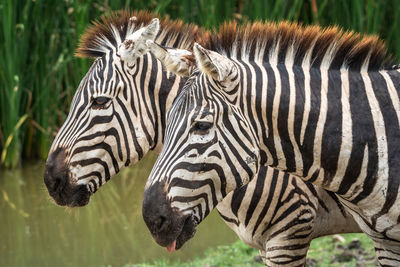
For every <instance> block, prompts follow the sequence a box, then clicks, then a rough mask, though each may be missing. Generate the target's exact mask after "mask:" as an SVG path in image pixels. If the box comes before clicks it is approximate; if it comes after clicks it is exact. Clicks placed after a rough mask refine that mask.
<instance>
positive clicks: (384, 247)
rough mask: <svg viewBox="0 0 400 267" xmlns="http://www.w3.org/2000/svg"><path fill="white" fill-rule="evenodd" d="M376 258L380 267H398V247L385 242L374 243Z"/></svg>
mask: <svg viewBox="0 0 400 267" xmlns="http://www.w3.org/2000/svg"><path fill="white" fill-rule="evenodd" d="M374 247H375V252H376V257H377V259H378V262H379V264H380V265H381V266H400V245H399V243H394V242H393V243H389V242H388V241H387V240H379V241H374Z"/></svg>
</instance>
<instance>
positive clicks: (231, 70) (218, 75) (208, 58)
mask: <svg viewBox="0 0 400 267" xmlns="http://www.w3.org/2000/svg"><path fill="white" fill-rule="evenodd" d="M193 53H194V56H195V58H196V64H197V66H198V68H199V69H200V70H201V71H202V72H204V73H206V74H207V75H210V76H211V77H213V78H214V79H215V80H217V81H219V82H224V81H227V80H228V78H229V77H235V76H236V74H237V67H236V66H235V64H234V63H233V62H232V60H230V59H229V58H227V57H225V56H223V55H221V54H218V53H217V52H214V51H211V50H207V49H205V48H203V47H202V46H201V45H199V44H198V43H195V44H194V48H193Z"/></svg>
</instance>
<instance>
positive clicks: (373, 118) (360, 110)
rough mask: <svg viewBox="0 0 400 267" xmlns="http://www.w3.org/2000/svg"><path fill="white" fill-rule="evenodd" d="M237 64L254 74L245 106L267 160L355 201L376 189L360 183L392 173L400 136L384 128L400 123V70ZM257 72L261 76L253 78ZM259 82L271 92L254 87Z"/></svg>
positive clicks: (247, 74)
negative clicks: (390, 164)
mask: <svg viewBox="0 0 400 267" xmlns="http://www.w3.org/2000/svg"><path fill="white" fill-rule="evenodd" d="M238 64H239V65H246V68H241V69H242V70H244V69H245V70H247V71H248V73H242V75H245V76H247V77H248V78H247V79H242V80H243V81H242V84H241V86H240V87H241V88H242V89H243V88H246V89H244V90H243V92H242V96H243V97H242V98H241V101H242V103H241V104H240V105H241V106H243V107H245V108H246V107H247V108H246V112H247V116H248V118H251V119H250V123H251V124H252V125H253V127H254V129H255V132H256V133H257V134H258V136H259V140H261V147H262V149H261V150H262V155H261V158H262V163H264V164H267V165H271V166H273V167H275V168H277V169H280V170H284V171H288V172H290V173H292V174H295V175H297V176H300V177H304V179H305V180H308V181H310V182H313V183H314V184H316V185H321V186H322V187H324V188H325V189H327V190H329V191H333V192H337V193H339V194H342V195H344V196H352V198H351V199H352V200H355V201H359V200H360V199H361V198H362V196H363V194H366V193H367V192H366V191H368V190H372V188H370V187H364V188H361V187H360V186H357V184H359V183H360V182H361V181H364V180H369V181H375V179H376V176H377V175H381V174H383V175H384V176H386V177H388V173H387V172H388V170H387V169H385V166H387V164H388V153H389V155H390V145H391V144H390V142H393V143H392V147H396V145H395V143H394V140H395V134H393V136H392V138H390V139H391V140H385V136H386V135H387V132H386V131H385V127H387V126H388V125H389V124H392V125H395V127H398V125H399V109H398V107H399V97H398V92H399V90H400V89H399V84H400V83H399V79H400V74H399V71H398V70H391V71H387V70H381V71H373V72H367V71H361V72H350V71H348V70H346V69H338V70H336V69H335V70H328V69H324V68H320V69H317V68H311V69H307V68H302V67H300V66H290V67H288V66H285V65H284V64H278V65H270V64H267V65H264V66H261V65H258V64H251V65H250V64H246V63H243V62H238ZM252 73H253V74H254V73H258V74H260V75H257V76H256V77H257V78H256V80H254V79H253V81H252V80H251V79H250V77H251V76H252ZM261 79H262V80H261ZM257 80H258V81H257ZM244 81H247V83H249V82H250V83H251V85H249V84H247V85H246V84H243V83H244ZM253 82H254V83H257V82H260V83H261V82H262V84H263V85H264V88H265V89H266V90H255V91H254V89H255V86H254V85H255V84H253ZM396 87H397V88H396ZM254 94H255V97H249V96H254ZM264 99H267V100H266V102H265V101H263V100H264ZM248 100H250V103H245V102H246V101H248ZM252 106H254V107H255V108H249V107H252ZM263 129H265V131H263ZM349 185H350V186H349ZM357 198H358V199H357Z"/></svg>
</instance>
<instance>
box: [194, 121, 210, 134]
mask: <svg viewBox="0 0 400 267" xmlns="http://www.w3.org/2000/svg"><path fill="white" fill-rule="evenodd" d="M212 126H213V124H212V123H211V122H207V121H198V122H196V123H195V124H194V126H193V131H194V132H197V133H206V132H207V131H208V130H210V128H211V127H212Z"/></svg>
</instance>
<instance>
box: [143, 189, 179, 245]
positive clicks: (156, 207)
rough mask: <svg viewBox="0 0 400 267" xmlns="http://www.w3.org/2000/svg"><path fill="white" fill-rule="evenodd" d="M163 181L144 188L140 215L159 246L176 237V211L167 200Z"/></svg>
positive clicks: (177, 225)
mask: <svg viewBox="0 0 400 267" xmlns="http://www.w3.org/2000/svg"><path fill="white" fill-rule="evenodd" d="M165 190H166V186H165V183H163V182H157V184H154V185H152V186H150V187H149V188H148V189H145V191H144V194H143V205H142V215H143V220H144V222H145V223H146V225H147V228H148V229H149V230H150V233H151V234H152V236H153V238H154V239H155V240H156V242H157V243H158V244H159V245H161V246H168V245H170V244H171V243H172V242H173V241H174V240H175V238H176V236H175V234H174V233H175V232H176V230H177V229H176V228H177V227H179V224H178V223H176V221H175V219H174V218H176V217H177V214H176V212H174V210H173V209H172V207H171V203H170V201H169V200H168V197H167V192H166V191H165Z"/></svg>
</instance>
